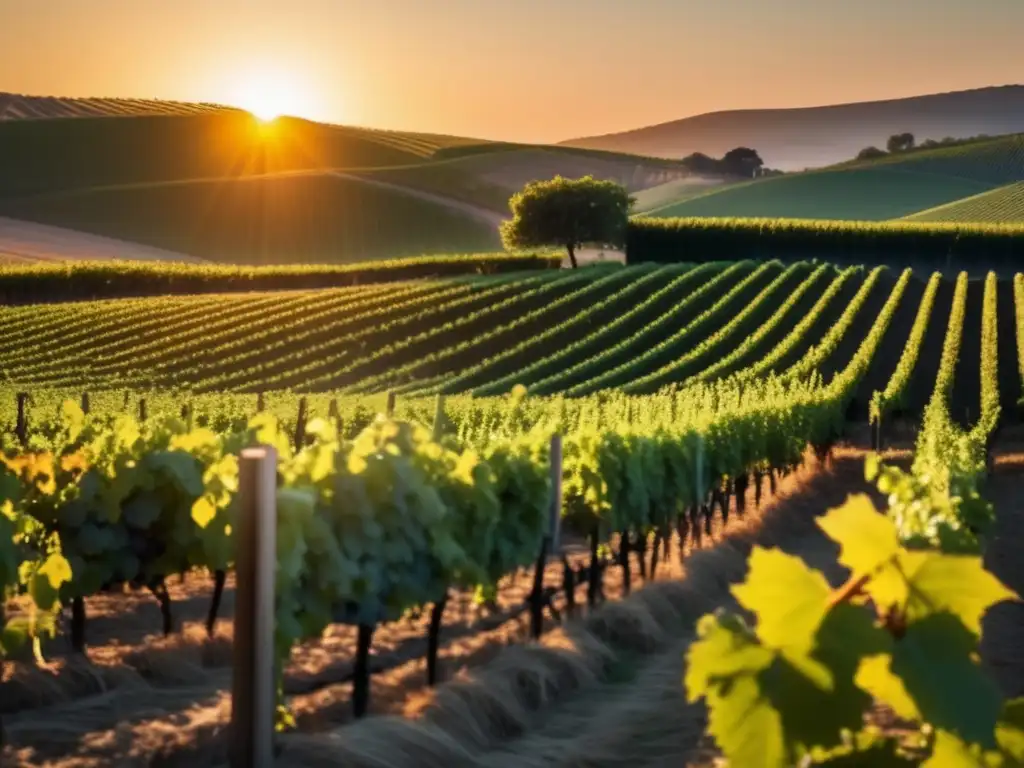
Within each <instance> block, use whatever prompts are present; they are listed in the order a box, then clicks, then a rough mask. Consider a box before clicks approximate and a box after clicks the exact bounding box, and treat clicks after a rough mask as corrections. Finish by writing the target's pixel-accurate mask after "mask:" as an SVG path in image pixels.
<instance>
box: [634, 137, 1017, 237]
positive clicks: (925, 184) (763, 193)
mask: <svg viewBox="0 0 1024 768" xmlns="http://www.w3.org/2000/svg"><path fill="white" fill-rule="evenodd" d="M1021 180H1024V134H1018V135H1010V136H1002V137H997V138H994V139H990V140H987V141H979V142H972V143H969V144H963V145H959V146H952V147H941V148H938V149H930V150H918V151H913V152H908V153H905V154H897V155H889V156H886V157H883V158H880V159H877V160H867V161H859V162H847V163H843V164H842V165H839V166H835V167H831V168H825V169H821V170H814V171H808V172H805V173H797V174H787V175H784V176H776V177H770V178H765V179H759V180H756V181H751V182H748V183H744V184H735V185H730V186H728V187H723V188H721V189H715V190H711V191H709V192H707V193H706V194H703V195H699V196H696V197H688V198H686V199H683V200H681V201H679V202H674V203H671V204H668V205H665V206H663V207H661V208H659V209H657V210H654V211H651V212H649V215H653V216H659V217H674V216H715V217H719V216H725V217H782V218H807V219H858V220H875V221H877V220H884V219H896V218H902V217H906V216H911V215H913V214H917V213H920V212H923V211H926V210H929V209H934V208H937V207H939V206H945V205H948V204H951V203H954V202H956V201H958V200H961V199H963V198H969V197H973V196H975V195H979V194H981V193H985V192H989V191H991V190H994V189H996V188H998V187H1001V186H1003V185H1005V184H1010V183H1014V182H1017V181H1021ZM961 220H962V219H961ZM987 220H991V219H987Z"/></svg>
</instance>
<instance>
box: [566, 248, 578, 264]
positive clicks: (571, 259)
mask: <svg viewBox="0 0 1024 768" xmlns="http://www.w3.org/2000/svg"><path fill="white" fill-rule="evenodd" d="M565 250H567V251H568V252H569V263H570V264H572V268H573V269H576V268H577V267H578V266H579V264H577V263H576V246H575V245H573V244H572V243H569V244H568V245H566V246H565Z"/></svg>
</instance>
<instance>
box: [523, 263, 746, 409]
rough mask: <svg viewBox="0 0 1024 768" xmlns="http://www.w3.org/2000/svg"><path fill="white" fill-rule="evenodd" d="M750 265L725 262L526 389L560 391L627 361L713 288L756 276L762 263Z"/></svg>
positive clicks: (697, 308)
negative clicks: (652, 315) (668, 304)
mask: <svg viewBox="0 0 1024 768" xmlns="http://www.w3.org/2000/svg"><path fill="white" fill-rule="evenodd" d="M754 267H755V265H754V262H752V261H741V262H738V263H736V264H731V265H729V266H727V267H726V268H725V269H724V270H722V271H721V272H719V273H718V274H716V275H715V276H714V277H712V278H711V279H710V280H708V281H707V282H704V283H703V284H702V285H700V286H699V287H697V288H696V289H695V290H693V291H692V292H691V293H689V294H688V295H687V296H686V297H685V298H684V299H683V300H682V301H680V302H679V303H678V304H676V305H675V306H673V307H672V308H671V309H669V310H668V311H666V312H664V313H663V314H661V315H659V316H658V317H657V318H656V319H655V320H654V321H653V322H651V323H649V324H648V325H647V326H645V327H643V328H641V329H640V330H638V331H636V332H634V333H632V334H630V335H629V336H626V337H625V338H623V339H620V340H619V341H618V342H617V343H614V344H609V345H605V346H600V347H597V348H593V347H591V348H590V349H589V350H588V351H590V352H591V355H590V356H589V357H587V358H585V359H584V360H581V361H580V362H578V363H576V364H575V365H572V366H570V367H569V368H565V369H563V370H561V371H559V372H557V373H554V374H552V375H549V376H547V377H546V378H543V379H541V380H539V381H537V382H535V383H533V384H531V385H530V386H529V390H530V392H531V393H535V394H539V395H546V394H552V393H555V392H563V391H565V390H567V389H569V388H571V387H572V386H574V385H576V384H577V383H585V382H588V381H591V380H592V379H593V378H594V377H596V376H598V375H600V374H601V373H602V372H603V371H606V370H608V369H610V368H615V367H617V366H620V365H621V364H622V363H623V362H627V361H629V360H630V359H632V357H633V354H634V353H635V351H636V350H638V349H648V348H649V347H650V346H651V345H653V344H655V343H657V342H658V341H660V340H662V339H665V338H670V337H671V335H672V328H674V327H676V326H677V325H678V323H680V322H682V318H689V317H692V316H693V315H694V314H696V313H699V312H701V311H702V310H703V309H704V308H705V307H707V306H710V305H711V304H713V302H714V295H715V292H716V291H720V290H723V289H726V288H727V287H728V286H729V284H730V283H732V282H733V281H734V280H736V279H737V278H738V277H741V276H744V275H747V277H745V278H744V282H745V281H747V280H749V279H750V277H751V276H753V275H754V274H756V275H757V276H758V277H760V276H761V275H762V274H763V272H764V266H762V267H758V268H757V271H756V272H754V271H753V270H754ZM694 271H695V272H696V270H694ZM691 274H693V273H691Z"/></svg>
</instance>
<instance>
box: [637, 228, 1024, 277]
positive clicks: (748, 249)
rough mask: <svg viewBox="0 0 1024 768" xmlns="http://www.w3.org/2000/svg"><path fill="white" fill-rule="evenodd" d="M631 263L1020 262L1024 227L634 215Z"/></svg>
mask: <svg viewBox="0 0 1024 768" xmlns="http://www.w3.org/2000/svg"><path fill="white" fill-rule="evenodd" d="M626 254H627V259H628V261H629V262H630V263H639V262H645V261H647V262H650V261H655V262H677V261H688V262H700V261H715V260H719V259H723V258H729V259H780V260H786V261H789V260H802V259H811V258H819V259H831V260H852V261H857V262H865V263H866V262H870V261H875V260H880V261H885V262H888V261H890V260H896V261H900V260H903V261H931V262H935V264H936V266H937V267H941V266H943V265H944V264H946V263H950V264H952V263H954V262H961V263H962V262H963V261H964V260H966V259H971V260H985V261H986V262H988V263H995V264H999V263H1003V264H1008V265H1009V264H1013V265H1015V266H1017V265H1020V264H1022V263H1024V225H1020V224H963V223H936V222H875V221H828V220H814V219H739V218H733V219H729V218H677V219H659V218H650V217H638V218H635V219H632V220H630V223H629V230H628V233H627V238H626Z"/></svg>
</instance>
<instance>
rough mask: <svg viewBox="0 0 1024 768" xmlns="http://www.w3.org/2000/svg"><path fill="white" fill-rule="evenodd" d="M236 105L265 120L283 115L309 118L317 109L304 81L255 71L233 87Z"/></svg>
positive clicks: (279, 73) (283, 75) (271, 119)
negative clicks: (314, 109) (311, 100)
mask: <svg viewBox="0 0 1024 768" xmlns="http://www.w3.org/2000/svg"><path fill="white" fill-rule="evenodd" d="M233 91H234V93H235V95H234V98H233V101H234V103H235V105H236V106H238V107H241V108H242V109H244V110H246V111H247V112H249V113H251V114H252V115H253V116H254V117H256V119H258V120H260V121H262V122H271V121H273V120H276V119H277V118H279V117H283V116H289V117H307V116H309V115H310V113H311V112H312V111H313V109H312V106H313V105H312V104H311V103H310V99H309V94H308V91H307V89H306V88H305V87H304V85H303V83H302V82H301V80H299V79H297V78H293V77H288V76H287V75H285V74H284V73H282V72H259V73H251V74H249V75H248V76H246V77H245V79H244V80H242V81H241V82H239V83H238V85H237V87H236V88H234V89H233Z"/></svg>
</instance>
